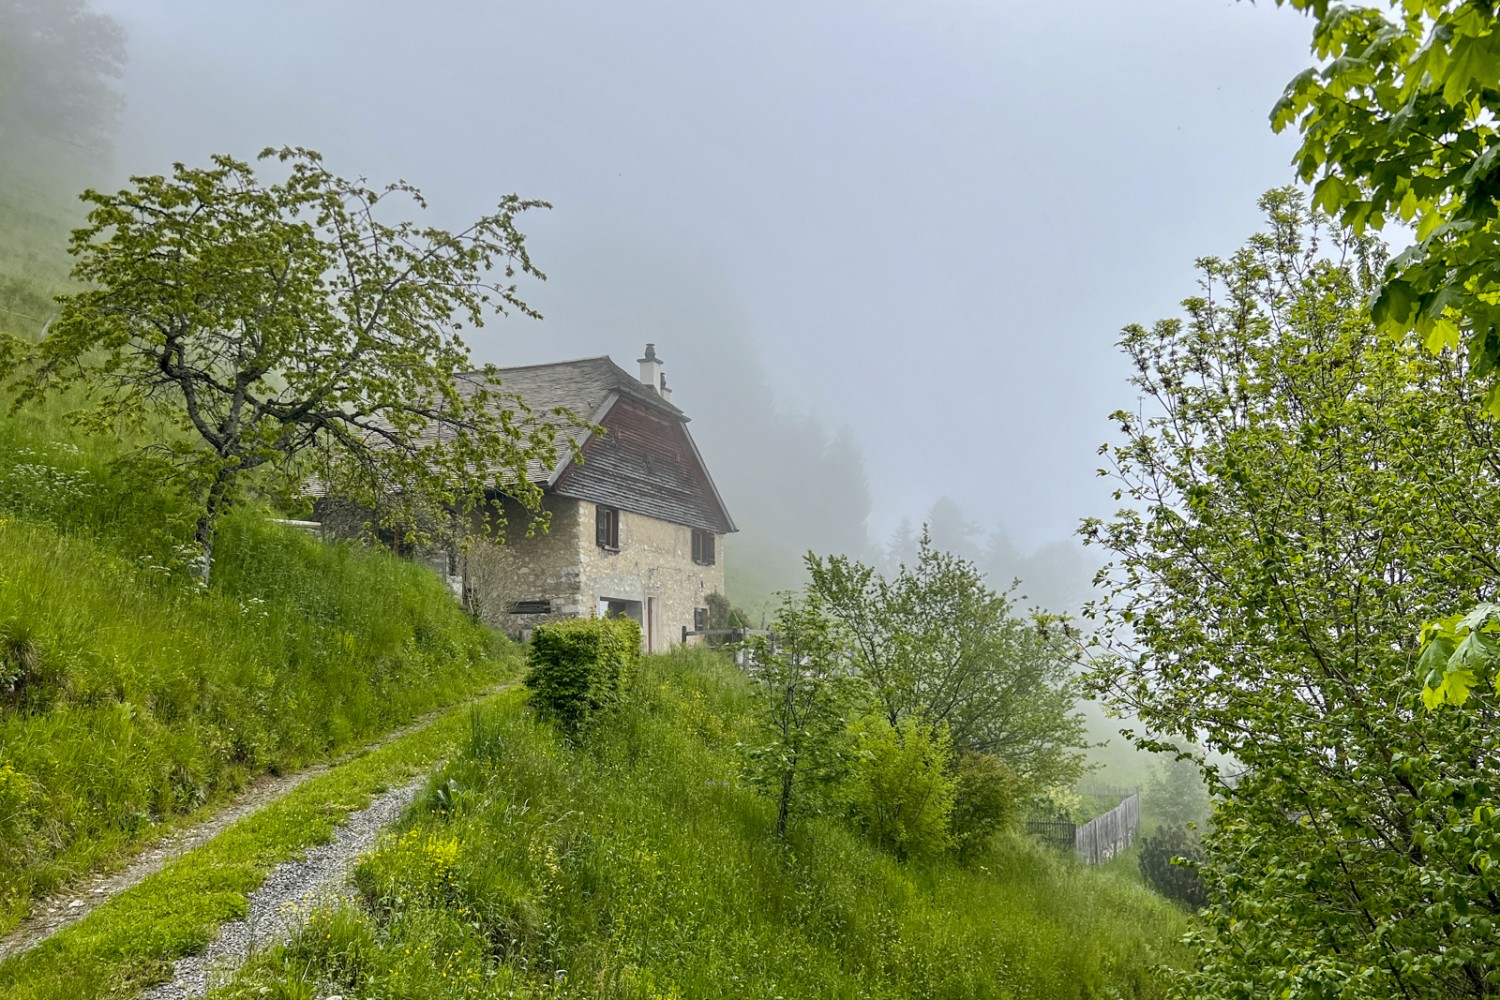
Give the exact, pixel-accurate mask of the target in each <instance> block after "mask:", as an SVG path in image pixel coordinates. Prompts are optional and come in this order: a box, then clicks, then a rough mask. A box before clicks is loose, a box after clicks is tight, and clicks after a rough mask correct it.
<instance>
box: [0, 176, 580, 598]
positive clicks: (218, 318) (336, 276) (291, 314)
mask: <svg viewBox="0 0 1500 1000" xmlns="http://www.w3.org/2000/svg"><path fill="white" fill-rule="evenodd" d="M268 158H271V159H274V160H276V161H279V163H280V164H282V165H283V166H284V168H285V172H286V176H285V178H284V179H282V180H281V181H279V182H272V183H267V182H263V181H261V180H260V179H258V178H257V177H256V175H255V173H254V171H253V170H252V169H251V167H250V165H249V164H247V163H243V162H240V161H238V160H235V159H232V158H230V157H228V156H215V157H214V158H213V163H212V166H210V167H207V168H193V167H187V166H184V165H183V164H177V165H176V167H175V168H174V171H173V174H172V176H171V177H170V178H168V177H162V176H152V177H136V178H133V179H132V185H133V186H132V187H131V188H128V189H125V190H121V191H119V192H117V193H115V194H105V193H102V192H99V191H93V190H90V191H86V192H85V193H84V195H83V199H84V201H85V202H87V203H88V204H89V205H91V206H92V208H91V211H90V212H89V216H88V222H87V224H86V225H85V226H83V227H82V228H80V229H78V230H76V231H75V232H74V233H73V238H72V242H71V244H70V247H69V252H70V253H72V254H73V256H74V257H75V258H77V263H76V264H75V266H74V269H73V277H74V278H75V279H77V280H78V281H80V282H83V283H85V284H86V285H87V287H86V288H85V289H84V290H81V291H77V292H73V293H71V294H68V295H65V296H63V297H62V298H61V299H60V301H61V303H62V311H61V314H60V315H59V316H58V318H57V320H56V321H55V322H54V323H53V324H52V326H51V328H50V330H49V332H48V335H47V336H46V337H45V338H44V339H43V340H42V341H41V342H40V343H38V344H36V345H34V346H28V345H25V344H23V343H22V342H19V341H13V342H12V343H11V345H10V350H11V351H12V352H13V353H15V354H17V355H19V356H20V357H21V358H22V360H23V362H24V363H23V364H21V365H19V367H18V368H17V371H16V372H15V373H13V375H12V379H13V381H14V382H15V384H16V385H17V386H18V387H19V389H20V392H21V396H20V398H21V400H22V401H27V400H32V399H36V398H40V397H43V396H46V395H48V394H53V393H57V392H61V391H65V390H67V389H69V388H71V387H74V386H76V387H78V388H79V389H80V390H81V391H82V392H83V393H84V398H85V402H86V405H84V406H83V407H82V408H81V409H80V410H79V413H78V418H79V419H80V420H82V421H84V422H85V425H86V426H89V427H91V428H93V429H95V430H97V431H101V432H118V431H119V429H120V428H121V427H122V426H123V427H126V428H135V429H139V428H140V427H141V425H142V421H144V420H146V419H147V418H148V417H149V418H154V419H156V420H159V421H167V422H168V427H169V430H170V432H169V433H167V434H165V435H157V436H156V440H155V441H154V444H155V445H156V446H157V448H158V449H159V453H160V454H161V455H164V456H165V457H166V458H167V459H168V460H169V462H170V465H171V466H172V467H173V468H175V469H176V470H178V471H179V472H180V473H181V476H182V481H183V482H184V483H185V484H187V485H188V487H189V488H190V490H191V492H192V494H193V495H194V496H195V497H197V498H198V503H199V507H200V512H199V513H200V516H199V517H198V520H197V526H196V532H195V540H196V543H197V544H198V545H199V546H200V547H201V548H202V549H203V552H204V564H203V566H202V573H203V575H205V576H206V574H207V568H208V559H209V557H210V556H211V551H212V545H213V540H214V530H215V527H216V525H217V522H218V518H219V516H220V515H221V514H222V512H223V511H224V510H226V509H228V507H229V506H231V505H232V504H233V502H234V501H235V499H236V497H237V496H238V495H239V493H240V492H241V490H242V488H243V482H242V477H243V476H244V475H245V474H247V473H250V472H252V471H254V470H257V469H260V470H262V471H263V472H264V473H266V474H267V475H264V476H262V479H263V480H264V482H263V483H262V485H263V486H264V487H266V488H271V487H273V486H274V485H276V483H277V482H281V483H283V484H284V483H287V482H300V481H301V480H302V479H303V478H305V477H306V476H307V475H309V474H313V473H316V474H317V475H318V476H319V477H321V478H322V479H323V480H324V481H325V485H326V486H327V488H328V489H329V490H330V491H331V492H332V493H333V494H334V495H337V496H340V497H343V498H346V499H348V500H351V501H354V502H356V503H358V504H359V505H361V506H363V507H365V508H368V509H372V510H378V511H381V512H382V513H383V519H384V521H385V523H386V524H387V525H399V526H400V527H401V528H402V529H403V530H406V531H413V530H417V529H418V528H420V527H421V526H423V525H425V524H428V523H431V522H432V521H433V520H434V516H433V512H434V511H445V510H448V509H450V508H453V507H459V508H470V507H476V508H477V507H479V506H480V505H482V503H483V502H484V497H485V491H486V490H487V489H488V490H493V489H494V488H496V484H497V482H498V483H500V484H501V487H502V488H503V489H504V490H505V491H506V492H507V493H509V494H511V495H512V496H514V497H515V498H516V499H518V500H519V501H520V502H521V503H522V504H523V505H524V506H525V507H526V508H527V509H528V510H533V511H535V510H537V509H539V504H540V490H539V488H538V487H536V486H535V485H533V484H532V483H530V481H529V480H528V479H527V476H526V467H527V463H528V462H530V461H534V460H540V461H542V462H543V463H544V464H547V463H550V462H552V461H554V460H555V458H556V447H555V441H556V433H557V428H556V426H555V424H554V423H552V422H549V420H548V419H547V418H548V417H551V416H554V415H552V414H547V415H536V414H532V413H531V411H530V410H529V409H528V408H527V407H526V406H525V404H524V403H523V402H522V401H520V400H519V399H518V398H517V397H515V396H514V395H513V394H510V393H506V392H504V391H502V390H501V389H499V388H498V381H497V380H496V379H495V373H494V370H493V369H492V368H486V369H484V370H483V371H479V372H467V373H465V371H464V370H465V369H467V368H468V367H469V352H468V348H467V347H466V345H465V344H464V342H463V340H462V339H460V337H459V335H458V333H457V332H456V331H457V330H459V329H461V328H462V326H463V322H460V320H462V321H464V322H467V323H468V324H470V325H472V326H475V327H478V326H482V325H483V323H484V319H485V316H486V315H487V314H491V313H503V312H504V311H505V310H507V309H514V310H516V311H519V312H521V313H523V314H526V315H535V313H534V312H533V311H532V310H531V309H530V308H529V307H528V306H527V305H526V304H525V303H524V302H523V301H521V299H520V298H519V297H518V296H517V294H516V286H515V284H513V283H511V282H512V281H513V279H514V278H515V276H516V274H517V272H520V273H524V274H528V275H533V276H536V277H541V275H540V274H539V273H538V272H537V271H536V270H535V269H534V268H533V267H532V266H531V261H530V258H529V257H528V255H527V252H526V247H525V242H524V239H523V237H522V236H521V234H520V232H519V231H518V230H517V229H516V228H515V219H516V217H517V216H518V215H519V214H520V213H522V212H525V211H526V210H528V209H531V208H534V207H537V206H539V205H541V204H542V203H540V202H533V201H523V200H521V199H519V198H516V197H515V196H513V195H512V196H508V197H506V198H505V199H503V200H502V201H501V202H500V204H499V206H498V207H497V210H496V211H495V212H494V213H493V214H491V215H487V216H484V217H482V218H480V219H479V220H477V221H476V222H475V223H473V224H472V225H471V226H469V227H468V228H467V229H465V230H463V231H462V232H460V233H457V234H453V233H448V232H445V231H443V230H440V229H434V228H430V227H419V226H417V225H415V224H414V223H411V222H408V221H402V222H397V223H394V224H392V223H387V222H385V221H383V219H382V217H383V216H384V214H385V213H386V208H387V205H386V203H387V202H388V201H390V200H392V199H394V198H397V197H401V196H405V197H407V198H409V199H410V200H411V202H412V203H414V204H415V205H416V206H418V207H422V206H424V204H425V203H424V202H423V200H422V196H421V194H420V192H418V191H417V190H416V189H415V188H413V187H411V186H410V185H407V184H404V183H397V184H391V185H386V186H385V187H383V188H370V187H367V186H366V185H365V184H364V183H363V182H362V181H348V180H345V179H344V178H342V177H338V176H336V175H334V174H332V173H331V172H329V171H328V170H327V169H325V168H324V167H323V165H322V161H321V158H320V157H319V156H318V154H316V153H314V152H311V151H309V150H303V149H282V150H279V151H275V150H266V151H265V152H263V153H262V154H261V159H263V160H264V159H268ZM0 360H3V359H0ZM313 456H316V467H313V465H311V464H310V463H312V462H313ZM438 520H441V518H438Z"/></svg>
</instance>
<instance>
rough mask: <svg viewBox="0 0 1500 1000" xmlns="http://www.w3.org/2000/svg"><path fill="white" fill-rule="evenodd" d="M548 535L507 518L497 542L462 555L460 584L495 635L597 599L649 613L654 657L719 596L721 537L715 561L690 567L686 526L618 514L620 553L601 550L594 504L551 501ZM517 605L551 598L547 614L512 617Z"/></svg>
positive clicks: (583, 610) (596, 609) (586, 610)
mask: <svg viewBox="0 0 1500 1000" xmlns="http://www.w3.org/2000/svg"><path fill="white" fill-rule="evenodd" d="M546 509H547V510H548V511H549V512H550V513H551V515H552V523H551V527H550V530H549V531H548V532H547V533H546V534H545V535H543V534H540V533H538V534H537V535H536V536H534V537H530V538H527V537H525V536H524V532H525V526H524V522H523V521H521V520H513V521H512V522H511V525H510V527H509V529H508V530H507V532H506V535H507V540H506V542H505V544H504V545H495V544H493V543H491V542H487V541H477V542H475V543H474V544H473V545H472V546H471V547H470V549H469V551H468V552H467V553H466V554H465V557H464V562H465V577H466V587H467V590H468V592H469V595H470V599H471V602H472V604H471V606H473V607H474V608H475V610H476V611H477V612H478V613H479V614H480V616H481V617H482V618H483V619H484V620H486V621H488V622H490V623H491V624H493V625H495V626H496V627H497V628H500V629H502V630H503V631H505V632H507V633H510V634H511V635H519V634H521V633H522V632H523V631H525V630H527V629H530V628H532V627H533V626H535V625H536V624H537V623H538V622H543V621H548V620H552V619H558V618H570V617H576V616H580V615H588V614H590V613H595V614H597V613H602V612H603V611H605V610H606V609H607V608H608V605H607V604H601V602H604V601H609V600H614V601H617V602H629V605H634V607H630V606H629V605H617V607H622V608H625V609H626V610H627V613H629V614H630V615H631V617H635V618H637V620H640V621H642V625H643V633H644V631H645V630H644V624H645V622H644V618H645V615H646V612H647V609H648V608H654V610H655V628H654V633H653V634H652V635H650V636H647V639H648V643H649V648H652V649H655V650H657V651H661V650H664V649H668V648H670V647H671V646H675V645H677V644H678V643H680V642H681V641H682V630H683V629H684V628H687V629H691V628H692V627H693V612H694V609H696V608H706V607H707V606H708V600H707V599H708V595H709V594H711V593H713V592H715V591H717V592H719V593H723V590H724V566H723V538H722V536H716V537H715V550H716V553H717V556H718V558H717V561H716V563H715V565H712V566H700V565H698V564H696V563H694V562H693V529H691V528H688V527H684V526H683V525H678V524H672V523H669V522H667V521H661V520H658V519H656V518H654V517H647V516H645V515H642V514H634V513H631V512H630V511H621V512H620V548H619V550H618V551H613V552H612V551H608V550H605V549H602V548H600V547H599V545H598V544H597V541H596V535H595V531H594V524H595V505H594V504H592V503H590V502H588V501H585V500H572V499H568V498H566V497H559V496H555V495H549V496H548V497H547V498H546ZM521 601H550V602H551V612H550V613H548V614H515V613H513V612H512V611H511V610H510V609H511V608H512V607H513V605H515V604H516V603H517V602H521Z"/></svg>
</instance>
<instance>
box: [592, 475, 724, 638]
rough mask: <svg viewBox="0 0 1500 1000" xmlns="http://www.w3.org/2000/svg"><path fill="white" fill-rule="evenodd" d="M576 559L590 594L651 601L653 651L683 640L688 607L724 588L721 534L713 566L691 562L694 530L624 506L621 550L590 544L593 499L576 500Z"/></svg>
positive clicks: (689, 623)
mask: <svg viewBox="0 0 1500 1000" xmlns="http://www.w3.org/2000/svg"><path fill="white" fill-rule="evenodd" d="M578 507H579V516H580V529H581V530H580V532H579V535H580V537H581V538H582V539H583V543H584V544H582V545H581V546H580V552H579V555H580V559H581V563H582V566H583V585H584V586H583V590H584V593H585V594H587V595H590V596H592V597H594V598H615V599H618V600H627V601H637V602H640V604H641V605H642V607H643V608H644V607H645V606H646V605H647V602H648V601H649V600H654V601H655V605H656V630H655V635H654V636H652V637H650V638H651V639H653V640H654V641H653V642H652V643H651V648H653V649H655V650H657V651H658V652H659V651H661V650H664V649H667V648H670V647H672V646H675V645H677V644H678V643H680V642H681V641H682V630H683V628H688V629H691V628H692V627H693V610H694V609H695V608H707V607H708V595H709V594H711V593H714V592H716V591H717V592H719V593H723V592H724V562H723V538H722V537H721V536H715V539H714V548H715V551H716V553H717V559H716V562H715V564H714V565H712V566H700V565H698V564H697V563H695V562H693V529H692V528H688V527H685V526H683V525H680V524H672V523H670V522H668V521H660V520H657V519H656V518H654V517H646V516H645V515H643V514H634V513H631V512H630V511H628V510H622V511H621V512H620V549H619V551H618V552H610V551H607V550H605V549H601V548H600V547H599V546H598V545H597V544H595V538H594V509H595V508H594V504H591V503H588V502H586V501H585V502H580V503H579V505H578Z"/></svg>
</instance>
